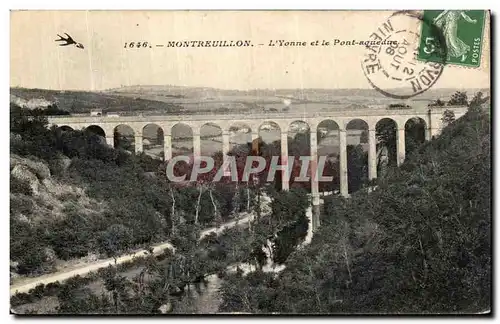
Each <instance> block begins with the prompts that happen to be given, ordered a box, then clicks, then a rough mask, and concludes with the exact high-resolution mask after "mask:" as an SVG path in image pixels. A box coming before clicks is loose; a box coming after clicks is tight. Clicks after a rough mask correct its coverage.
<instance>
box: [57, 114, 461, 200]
mask: <svg viewBox="0 0 500 324" xmlns="http://www.w3.org/2000/svg"><path fill="white" fill-rule="evenodd" d="M446 109H450V110H453V111H454V113H455V117H456V118H459V117H461V116H463V115H464V114H465V112H466V111H467V107H446ZM444 110H445V107H435V108H433V109H431V110H427V108H423V109H401V110H387V109H362V110H361V109H359V110H358V109H356V110H350V111H349V110H348V111H331V112H318V113H310V114H307V113H286V114H283V113H258V114H219V115H216V114H215V115H163V116H140V115H139V116H52V117H49V124H51V125H57V126H59V127H63V126H66V127H71V128H72V129H83V128H86V127H89V126H99V127H100V128H102V129H103V130H104V133H105V136H106V142H107V143H108V144H109V145H111V146H113V145H114V136H113V135H114V131H115V128H116V127H117V126H119V125H127V126H130V127H131V128H132V129H133V131H134V135H135V143H136V144H135V149H136V152H141V151H142V150H143V148H142V134H143V129H144V127H145V126H146V125H149V124H155V125H157V126H159V127H161V128H162V130H163V134H164V142H163V143H164V152H165V159H166V160H169V159H171V157H172V127H174V126H175V125H176V124H179V123H182V124H184V125H188V126H190V127H191V129H192V132H193V154H194V156H199V155H200V152H201V140H200V130H201V127H202V126H204V125H207V124H209V125H217V126H219V127H220V128H221V130H222V151H223V153H224V155H226V154H227V153H228V152H229V149H230V144H229V136H230V133H229V130H230V127H231V126H235V125H242V124H244V125H246V126H247V127H248V128H249V129H250V130H251V134H252V141H254V140H255V139H257V138H258V137H259V129H260V127H261V126H262V125H263V124H265V123H274V124H276V125H278V126H279V128H280V132H281V156H282V161H287V160H288V159H287V157H288V142H287V138H288V131H289V130H290V125H291V124H292V123H293V122H297V121H301V122H305V123H307V124H308V126H309V131H310V142H311V143H310V148H311V159H312V162H311V165H312V166H313V168H314V166H315V165H316V163H317V149H318V143H317V130H318V125H319V124H320V123H321V122H323V121H328V120H330V121H333V122H335V123H336V124H337V126H338V129H339V146H340V193H341V194H342V195H344V196H347V195H348V188H347V183H348V182H347V135H346V129H347V125H348V123H349V122H350V121H352V120H355V119H361V120H363V121H365V122H366V124H367V125H368V134H369V136H368V143H369V149H368V161H369V162H368V176H369V178H370V179H373V178H376V177H377V157H376V155H377V152H376V137H375V127H376V125H377V123H378V122H379V121H380V120H382V119H385V118H389V119H392V120H393V121H394V122H395V124H396V126H397V145H396V146H397V156H398V165H399V164H401V163H402V162H403V161H404V158H405V125H406V123H407V122H408V121H409V120H410V119H412V118H415V117H417V118H421V119H422V120H424V121H425V125H426V130H425V138H426V140H429V139H430V138H432V136H436V135H438V134H439V133H440V131H441V129H442V127H443V124H442V121H441V118H442V114H443V112H444ZM285 178H286V177H283V188H284V189H285V190H286V189H288V179H285ZM311 194H312V197H313V204H315V205H316V204H318V203H319V189H318V182H317V181H311Z"/></svg>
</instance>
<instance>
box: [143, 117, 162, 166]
mask: <svg viewBox="0 0 500 324" xmlns="http://www.w3.org/2000/svg"><path fill="white" fill-rule="evenodd" d="M163 135H164V132H163V128H161V127H160V126H158V125H157V124H147V125H145V126H144V127H143V128H142V149H143V152H144V153H145V154H147V155H149V156H151V157H152V158H155V159H160V160H161V159H163V156H164V152H163V141H164V138H165V137H164V136H163Z"/></svg>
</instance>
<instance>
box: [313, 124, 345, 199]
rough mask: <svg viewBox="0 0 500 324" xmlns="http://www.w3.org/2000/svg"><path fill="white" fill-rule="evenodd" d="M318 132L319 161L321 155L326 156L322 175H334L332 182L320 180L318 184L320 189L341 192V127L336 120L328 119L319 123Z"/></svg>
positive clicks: (335, 192) (321, 190)
mask: <svg viewBox="0 0 500 324" xmlns="http://www.w3.org/2000/svg"><path fill="white" fill-rule="evenodd" d="M316 133H317V134H316V138H317V141H318V161H319V157H320V156H325V157H326V160H325V164H324V168H323V173H322V175H323V176H325V177H333V180H332V181H330V182H324V181H320V182H319V184H318V185H319V191H320V192H329V193H330V192H331V193H334V194H338V193H339V192H340V167H339V153H340V145H339V144H340V143H339V136H340V127H339V125H338V124H337V123H336V122H335V121H333V120H330V119H326V120H323V121H321V122H320V123H319V124H318V128H317V131H316Z"/></svg>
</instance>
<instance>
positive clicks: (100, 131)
mask: <svg viewBox="0 0 500 324" xmlns="http://www.w3.org/2000/svg"><path fill="white" fill-rule="evenodd" d="M85 132H88V133H92V134H95V135H99V136H101V137H106V132H105V131H104V128H102V127H101V126H98V125H90V126H87V127H85Z"/></svg>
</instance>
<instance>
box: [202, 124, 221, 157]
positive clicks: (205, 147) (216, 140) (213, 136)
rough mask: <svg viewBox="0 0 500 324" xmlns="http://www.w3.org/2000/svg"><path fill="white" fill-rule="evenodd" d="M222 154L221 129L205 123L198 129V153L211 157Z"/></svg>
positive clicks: (216, 125)
mask: <svg viewBox="0 0 500 324" xmlns="http://www.w3.org/2000/svg"><path fill="white" fill-rule="evenodd" d="M218 152H222V127H220V126H219V125H218V124H216V123H212V122H209V123H205V124H203V125H201V127H200V153H201V155H206V156H213V155H214V154H216V153H218Z"/></svg>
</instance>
